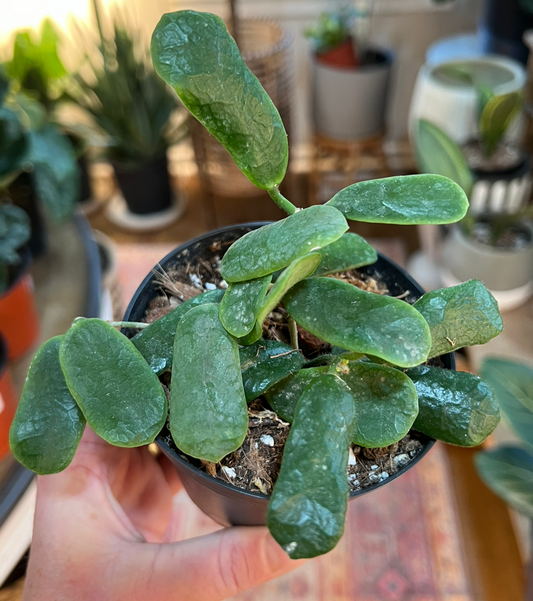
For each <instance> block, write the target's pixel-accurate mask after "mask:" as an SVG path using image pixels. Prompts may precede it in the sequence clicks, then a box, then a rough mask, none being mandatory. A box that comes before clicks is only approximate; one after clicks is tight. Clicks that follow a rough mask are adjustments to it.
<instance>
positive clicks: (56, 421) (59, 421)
mask: <svg viewBox="0 0 533 601" xmlns="http://www.w3.org/2000/svg"><path fill="white" fill-rule="evenodd" d="M61 339H62V337H61V336H56V337H55V338H51V339H50V340H48V341H47V342H45V343H44V344H43V346H42V347H41V348H40V349H39V350H38V351H37V354H36V355H35V357H34V358H33V361H32V362H31V365H30V369H29V372H28V376H27V378H26V382H25V383H24V389H23V390H22V395H21V397H20V403H19V406H18V409H17V413H16V414H15V418H14V420H13V423H12V425H11V430H10V433H9V444H10V446H11V451H12V453H13V455H14V456H15V458H16V459H17V460H18V461H20V463H22V465H24V466H25V467H27V468H28V469H30V470H32V471H34V472H36V473H37V474H41V475H44V474H55V473H57V472H60V471H62V470H64V469H65V468H66V467H67V466H68V465H69V464H70V462H71V461H72V459H73V457H74V454H75V453H76V449H77V448H78V444H79V442H80V439H81V436H82V434H83V430H84V428H85V418H84V417H83V414H82V412H81V410H80V408H79V407H78V405H77V404H76V401H75V400H74V398H73V397H72V395H71V394H70V391H69V389H68V388H67V384H66V382H65V378H64V376H63V372H62V370H61V365H60V364H59V345H60V343H61Z"/></svg>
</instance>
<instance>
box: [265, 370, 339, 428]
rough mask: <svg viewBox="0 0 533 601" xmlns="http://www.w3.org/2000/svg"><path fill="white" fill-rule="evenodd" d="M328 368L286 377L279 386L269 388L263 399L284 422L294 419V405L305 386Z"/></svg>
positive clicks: (304, 371) (303, 371) (301, 371)
mask: <svg viewBox="0 0 533 601" xmlns="http://www.w3.org/2000/svg"><path fill="white" fill-rule="evenodd" d="M328 369H329V366H327V365H326V366H323V367H310V368H308V369H301V370H300V371H299V372H298V373H297V374H294V375H292V376H287V377H286V378H284V379H283V380H281V382H279V384H276V385H275V386H272V388H269V389H268V390H267V391H266V393H265V397H266V400H267V401H268V404H269V405H270V406H271V407H272V409H273V410H274V411H275V412H276V413H277V414H278V415H279V416H280V417H281V419H284V420H285V421H286V422H289V423H291V422H292V420H293V419H294V412H295V410H296V405H297V403H298V401H299V400H300V397H301V396H302V393H303V391H304V390H305V389H306V388H307V386H308V385H309V384H310V383H311V382H312V381H313V380H314V379H315V378H316V377H318V376H321V375H323V374H325V373H327V372H328Z"/></svg>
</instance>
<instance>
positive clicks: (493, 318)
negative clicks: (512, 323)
mask: <svg viewBox="0 0 533 601" xmlns="http://www.w3.org/2000/svg"><path fill="white" fill-rule="evenodd" d="M413 306H414V308H415V309H416V310H417V311H419V312H420V313H421V314H422V315H423V316H424V318H425V320H426V321H427V322H428V324H429V329H430V330H431V339H432V345H431V351H430V352H429V358H432V357H437V356H439V355H444V354H445V353H449V352H451V351H456V350H457V349H460V348H463V347H465V346H473V345H474V344H485V343H486V342H488V341H489V340H492V339H493V338H494V337H495V336H498V334H500V333H501V331H502V330H503V321H502V317H501V315H500V311H499V309H498V303H497V302H496V299H495V298H494V297H493V296H492V294H491V293H490V291H489V290H487V288H486V287H485V286H484V285H483V284H482V283H481V282H480V281H479V280H469V281H468V282H464V283H463V284H459V285H458V286H452V287H451V288H443V289H442V290H434V291H433V292H428V293H427V294H424V296H422V297H421V298H419V299H418V300H417V301H416V303H415V304H414V305H413Z"/></svg>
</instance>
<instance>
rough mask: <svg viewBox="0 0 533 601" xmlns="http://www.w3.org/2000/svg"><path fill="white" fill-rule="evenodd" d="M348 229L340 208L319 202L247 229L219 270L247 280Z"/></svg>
mask: <svg viewBox="0 0 533 601" xmlns="http://www.w3.org/2000/svg"><path fill="white" fill-rule="evenodd" d="M347 229H348V224H347V223H346V219H344V217H343V216H342V214H341V213H339V211H337V209H335V208H334V207H329V206H326V205H316V206H312V207H309V208H308V209H303V210H302V211H298V212H297V213H295V214H294V215H289V217H286V218H285V219H282V220H281V221H276V223H271V224H269V225H265V226H263V227H261V228H259V229H257V230H253V231H252V232H248V233H247V234H245V235H244V236H243V237H242V238H239V239H238V240H237V241H236V242H234V243H233V244H232V245H231V246H230V247H229V249H228V251H227V252H226V254H225V255H224V257H223V259H222V261H221V264H220V273H221V275H222V277H223V278H224V279H225V280H226V281H227V282H244V281H247V280H253V279H255V278H260V277H263V276H265V275H269V274H271V273H274V271H277V270H278V269H283V268H284V267H287V265H289V264H290V263H292V262H293V261H294V260H295V259H297V258H298V257H302V256H303V255H306V254H308V253H309V252H310V251H312V250H316V249H318V248H322V247H323V246H327V245H328V244H331V243H332V242H335V240H337V239H338V238H340V237H341V236H342V234H344V232H345V231H346V230H347Z"/></svg>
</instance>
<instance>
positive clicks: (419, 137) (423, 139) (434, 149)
mask: <svg viewBox="0 0 533 601" xmlns="http://www.w3.org/2000/svg"><path fill="white" fill-rule="evenodd" d="M414 142H415V151H416V158H417V161H418V168H419V169H420V171H422V172H423V173H434V174H438V175H444V176H445V177H448V178H450V179H451V180H452V181H454V182H455V183H456V184H458V185H459V186H460V187H461V188H462V189H463V190H464V192H465V194H466V196H467V197H469V196H470V194H471V192H472V186H473V185H474V181H473V178H472V173H471V171H470V167H469V166H468V164H467V162H466V159H465V157H464V156H463V153H462V151H461V149H460V148H459V146H458V145H457V144H456V143H455V142H454V141H453V140H452V139H451V138H450V137H449V136H448V135H447V134H446V133H444V132H443V131H442V129H440V128H439V127H437V126H436V125H433V123H430V122H429V121H426V120H425V119H420V120H419V121H418V124H417V129H416V132H415V138H414Z"/></svg>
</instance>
